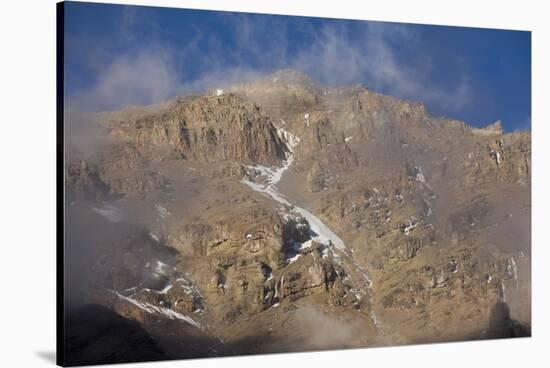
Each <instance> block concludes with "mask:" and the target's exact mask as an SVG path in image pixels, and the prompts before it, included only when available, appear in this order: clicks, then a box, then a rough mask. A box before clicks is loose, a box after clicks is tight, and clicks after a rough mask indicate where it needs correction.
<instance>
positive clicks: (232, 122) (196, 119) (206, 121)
mask: <svg viewBox="0 0 550 368" xmlns="http://www.w3.org/2000/svg"><path fill="white" fill-rule="evenodd" d="M108 129H109V132H110V134H111V135H112V136H114V137H116V138H120V139H123V140H125V141H127V142H128V143H129V144H132V145H133V146H134V147H135V148H136V149H137V150H139V151H140V152H143V153H144V154H145V155H146V156H148V157H149V158H150V159H152V160H167V159H188V160H197V161H205V162H216V161H224V160H238V161H243V162H258V163H264V164H275V163H277V162H279V161H281V160H283V159H285V157H286V148H285V145H284V144H283V142H282V141H281V139H280V138H279V136H278V135H277V131H276V129H275V127H274V126H273V124H272V123H271V121H270V119H269V117H268V116H267V115H265V114H262V112H261V111H260V110H259V109H258V107H256V106H254V105H250V104H246V103H244V102H243V101H242V100H240V99H239V98H238V97H237V96H235V95H233V94H224V95H221V96H206V97H198V98H196V99H193V100H191V101H182V102H177V103H176V104H175V105H174V106H173V107H172V108H171V109H169V110H165V111H162V112H160V113H154V114H151V115H148V116H146V117H143V118H139V119H135V120H130V121H123V122H116V123H114V124H111V125H110V126H109V128H108Z"/></svg>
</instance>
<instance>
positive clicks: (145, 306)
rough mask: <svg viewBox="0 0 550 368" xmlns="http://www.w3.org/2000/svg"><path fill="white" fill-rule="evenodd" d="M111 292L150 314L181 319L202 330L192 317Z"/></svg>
mask: <svg viewBox="0 0 550 368" xmlns="http://www.w3.org/2000/svg"><path fill="white" fill-rule="evenodd" d="M111 292H112V293H113V294H115V295H116V296H117V297H118V298H119V299H121V300H124V301H126V302H128V303H130V304H133V305H135V306H136V307H138V308H140V309H142V310H144V311H146V312H147V313H149V314H155V313H156V314H160V315H164V316H166V317H168V318H170V319H179V320H181V321H184V322H187V323H189V324H190V325H192V326H195V327H197V328H202V327H201V325H200V323H198V322H197V321H195V320H193V319H192V318H191V317H188V316H186V315H184V314H181V313H178V312H176V311H173V310H171V309H169V308H166V307H162V306H160V307H158V306H156V305H153V304H150V303H146V302H140V301H139V300H136V299H133V298H130V297H127V296H124V295H122V294H119V293H118V292H116V291H114V290H111Z"/></svg>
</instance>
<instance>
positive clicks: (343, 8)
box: [0, 0, 550, 368]
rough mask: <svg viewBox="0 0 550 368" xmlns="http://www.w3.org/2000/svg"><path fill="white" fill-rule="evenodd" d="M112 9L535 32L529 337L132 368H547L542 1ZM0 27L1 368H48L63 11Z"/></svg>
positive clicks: (33, 14)
mask: <svg viewBox="0 0 550 368" xmlns="http://www.w3.org/2000/svg"><path fill="white" fill-rule="evenodd" d="M111 2H114V3H133V4H147V5H163V6H173V7H191V8H203V9H218V10H240V11H253V12H260V13H277V14H295V15H314V16H324V17H336V18H354V19H370V20H384V21H399V22H412V23H431V24H445V25H463V26H478V27H492V28H512V29H524V30H532V31H533V35H532V40H533V113H532V126H533V128H532V132H533V154H534V155H533V168H534V171H533V261H534V264H533V277H534V278H533V301H534V303H533V338H531V339H513V340H501V341H485V342H471V343H454V344H435V345H424V346H409V347H398V348H378V349H363V350H348V351H335V352H322V353H299V354H278V355H270V356H254V357H244V358H222V359H203V360H193V361H175V362H165V363H154V364H151V363H144V364H137V365H135V366H136V367H149V366H151V367H168V366H170V367H191V366H193V367H215V366H219V365H220V364H223V365H224V367H236V366H239V367H258V366H261V367H262V368H266V367H276V366H277V367H280V366H282V365H283V366H284V365H287V366H297V365H303V366H306V365H308V366H315V367H343V366H348V365H352V366H361V367H365V366H373V367H388V366H390V367H391V366H395V365H402V366H407V367H411V366H412V367H415V366H422V367H445V368H447V367H464V366H472V367H478V366H481V367H493V366H498V367H522V366H548V364H549V363H548V362H547V360H550V357H549V354H550V341H549V327H550V323H549V318H548V313H549V312H550V305H549V296H548V292H549V291H550V287H549V285H550V277H549V272H548V269H549V268H550V265H549V261H550V252H549V251H548V249H549V248H550V244H549V243H548V241H547V238H548V235H547V234H548V228H549V225H548V224H547V220H548V217H547V216H546V213H547V212H548V209H549V208H550V206H549V205H550V203H549V200H548V199H549V198H548V193H547V191H545V188H550V183H549V180H548V179H549V177H548V171H547V168H548V167H549V166H550V165H549V163H548V161H550V154H549V146H550V144H549V143H548V141H549V138H550V136H549V134H548V132H549V128H548V127H549V124H550V116H549V113H548V110H549V105H550V93H549V91H548V89H549V86H550V83H549V82H550V78H549V73H548V69H549V68H550V60H549V49H548V45H549V44H550V37H549V32H548V30H549V26H548V15H549V14H550V11H549V10H548V9H546V7H545V4H546V2H545V1H540V0H536V1H526V0H523V1H513V2H511V1H505V0H500V1H487V0H483V1H482V0H477V1H466V0H461V1H452V2H451V1H441V0H439V1H437V0H434V1H421V0H414V1H411V0H408V1H407V0H403V1H394V0H383V1H380V0H378V1H359V0H355V1H352V0H349V1H348V0H334V1H324V2H321V1H320V0H317V1H305V0H304V1H301V0H284V1H283V0H269V1H267V0H261V1H260V0H256V1H253V0H238V1H237V0H225V1H222V0H208V1H206V0H202V1H199V0H194V1H191V0H189V1H183V0H180V1H176V0H172V1H155V0H150V1H128V2H121V1H111ZM545 23H546V24H545ZM0 27H1V28H0V41H1V42H0V55H1V57H0V63H1V68H0V73H1V75H0V76H1V78H0V86H1V91H2V99H1V102H0V137H1V140H0V160H1V161H0V186H1V187H0V188H1V190H0V196H1V197H0V217H1V221H0V249H1V250H0V276H1V278H0V298H1V299H0V317H1V320H0V321H1V324H0V334H1V335H0V336H1V338H0V339H1V340H0V366H2V367H19V366H22V367H42V366H52V365H53V364H54V363H53V362H54V356H55V353H54V351H55V293H56V289H55V149H56V147H55V1H52V0H37V1H17V0H12V1H11V2H8V1H3V2H2V9H1V11H0ZM510 88H514V86H510Z"/></svg>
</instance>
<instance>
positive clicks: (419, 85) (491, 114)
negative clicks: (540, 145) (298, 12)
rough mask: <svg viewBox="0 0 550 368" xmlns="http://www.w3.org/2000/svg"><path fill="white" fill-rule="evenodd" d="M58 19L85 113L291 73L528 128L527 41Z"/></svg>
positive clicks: (470, 118) (370, 25) (162, 16)
mask: <svg viewBox="0 0 550 368" xmlns="http://www.w3.org/2000/svg"><path fill="white" fill-rule="evenodd" d="M65 14H66V18H65V77H66V83H65V86H66V87H65V88H66V93H67V97H68V101H69V104H71V105H74V106H76V107H77V108H78V109H81V110H88V111H97V110H112V109H117V108H121V107H123V106H126V105H135V104H149V103H154V102H158V101H162V100H165V99H168V98H171V97H173V96H176V95H181V94H185V93H188V92H191V91H202V90H205V89H208V88H215V87H223V86H224V85H228V84H231V83H235V82H239V81H242V80H247V79H250V78H254V77H256V76H258V75H261V74H265V73H269V72H272V71H275V70H278V69H282V68H293V69H296V70H299V71H301V72H303V73H305V74H307V75H309V76H310V77H311V78H312V79H314V80H316V81H318V82H320V83H322V84H328V85H348V84H359V83H361V84H364V85H366V86H367V87H369V88H370V89H372V90H376V91H379V92H382V93H386V94H390V95H393V96H396V97H400V98H404V99H410V100H415V101H422V102H424V103H425V104H426V105H427V107H428V109H429V111H430V112H431V113H432V115H435V116H446V117H449V118H454V119H459V120H463V121H465V122H467V123H468V124H470V125H474V126H484V125H487V124H490V123H493V122H494V121H496V120H497V119H500V120H502V123H503V125H504V129H505V130H506V131H513V130H518V129H530V127H531V34H530V33H529V32H523V31H506V30H489V29H478V28H461V27H445V26H426V25H411V24H402V23H384V22H369V21H356V20H338V19H324V18H311V17H289V16H275V15H259V14H244V13H229V12H212V11H198V10H186V9H170V8H154V7H138V6H122V5H106V4H94V3H71V2H69V3H66V8H65Z"/></svg>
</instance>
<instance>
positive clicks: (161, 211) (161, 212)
mask: <svg viewBox="0 0 550 368" xmlns="http://www.w3.org/2000/svg"><path fill="white" fill-rule="evenodd" d="M155 208H156V209H157V212H158V214H159V216H160V217H161V218H165V217H167V216H170V211H168V210H167V209H166V208H165V207H163V206H161V205H160V204H159V203H157V204H155Z"/></svg>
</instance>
